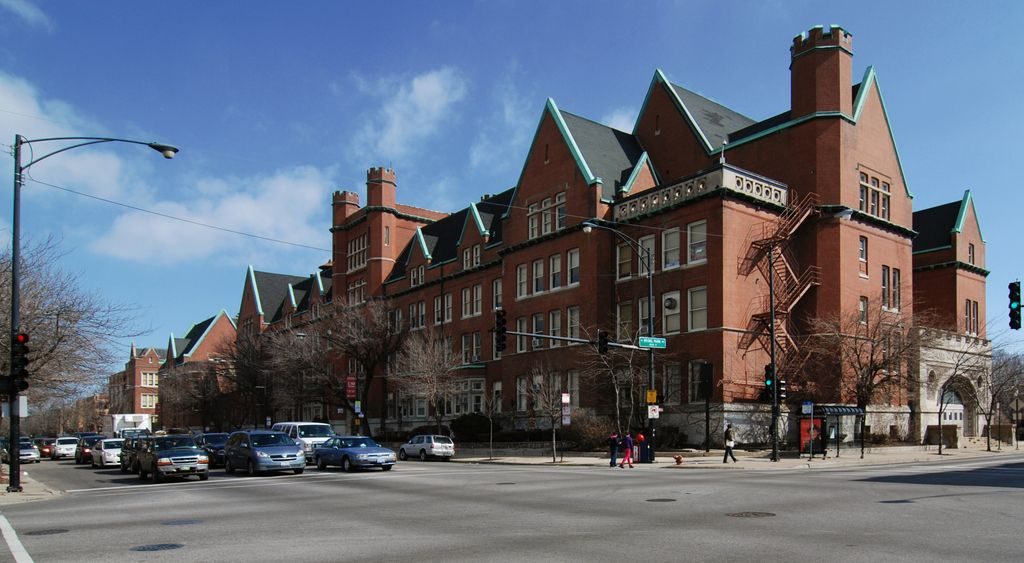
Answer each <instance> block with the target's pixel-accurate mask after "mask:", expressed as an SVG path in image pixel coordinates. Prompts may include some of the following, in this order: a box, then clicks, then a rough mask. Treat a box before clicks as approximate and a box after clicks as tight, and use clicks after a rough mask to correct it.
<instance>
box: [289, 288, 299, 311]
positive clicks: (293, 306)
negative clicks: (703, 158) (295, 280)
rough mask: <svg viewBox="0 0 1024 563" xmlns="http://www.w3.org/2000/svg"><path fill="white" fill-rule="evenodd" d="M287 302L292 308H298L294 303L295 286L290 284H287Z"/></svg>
mask: <svg viewBox="0 0 1024 563" xmlns="http://www.w3.org/2000/svg"><path fill="white" fill-rule="evenodd" d="M288 302H289V303H291V304H292V308H295V309H298V307H299V306H298V305H296V304H295V288H293V287H292V284H288Z"/></svg>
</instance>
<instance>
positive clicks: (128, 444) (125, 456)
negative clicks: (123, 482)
mask: <svg viewBox="0 0 1024 563" xmlns="http://www.w3.org/2000/svg"><path fill="white" fill-rule="evenodd" d="M145 439H146V436H139V437H135V438H125V439H124V441H123V442H122V443H121V455H120V456H119V461H118V465H120V466H121V473H138V471H139V466H138V465H137V459H136V454H138V450H139V445H140V444H142V441H143V440H145Z"/></svg>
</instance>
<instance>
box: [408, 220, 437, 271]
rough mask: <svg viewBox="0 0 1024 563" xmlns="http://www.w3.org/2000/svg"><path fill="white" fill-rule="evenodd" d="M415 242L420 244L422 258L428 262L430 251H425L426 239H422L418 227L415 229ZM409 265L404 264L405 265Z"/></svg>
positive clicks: (421, 231)
mask: <svg viewBox="0 0 1024 563" xmlns="http://www.w3.org/2000/svg"><path fill="white" fill-rule="evenodd" d="M416 241H417V242H419V243H420V250H421V251H423V258H424V259H426V260H428V261H429V260H430V258H431V257H430V251H428V250H427V239H425V238H423V230H422V229H421V228H420V227H416ZM408 264H409V263H408V262H406V265H408Z"/></svg>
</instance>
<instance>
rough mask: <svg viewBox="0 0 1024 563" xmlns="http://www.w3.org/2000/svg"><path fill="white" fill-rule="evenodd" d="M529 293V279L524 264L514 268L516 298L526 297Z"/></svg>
mask: <svg viewBox="0 0 1024 563" xmlns="http://www.w3.org/2000/svg"><path fill="white" fill-rule="evenodd" d="M529 291H530V279H529V276H528V275H527V271H526V264H520V265H518V266H516V298H517V299H522V298H523V297H527V296H528V295H530V294H529Z"/></svg>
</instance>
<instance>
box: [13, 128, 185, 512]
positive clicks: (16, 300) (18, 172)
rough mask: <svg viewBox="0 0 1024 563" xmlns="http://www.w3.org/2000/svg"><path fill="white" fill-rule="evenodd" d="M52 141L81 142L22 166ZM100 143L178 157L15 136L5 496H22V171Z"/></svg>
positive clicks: (86, 141) (159, 146)
mask: <svg viewBox="0 0 1024 563" xmlns="http://www.w3.org/2000/svg"><path fill="white" fill-rule="evenodd" d="M51 141H81V142H78V143H76V144H73V145H69V146H66V147H64V148H61V149H57V150H55V151H53V152H51V153H48V154H44V155H43V156H40V157H38V158H33V159H32V160H31V161H30V162H29V163H28V164H25V165H24V166H23V165H22V164H21V147H22V146H23V145H31V144H33V143H46V142H51ZM101 143H130V144H134V145H146V146H148V147H149V148H151V149H153V150H155V151H157V152H159V153H160V154H162V155H163V156H164V158H167V159H171V158H174V155H175V154H177V153H178V148H177V147H174V146H171V145H165V144H163V143H146V142H143V141H133V140H130V139H115V138H113V137H49V138H44V139H26V138H25V137H23V136H21V135H17V134H16V135H14V212H13V215H14V216H13V220H12V221H11V332H10V341H9V342H10V343H11V346H10V349H11V350H10V352H11V355H10V357H9V358H8V366H11V368H12V369H11V373H10V374H9V375H10V376H11V379H12V385H11V386H10V392H9V393H8V395H7V398H8V404H9V410H10V416H11V433H10V446H9V447H10V451H11V455H9V456H8V457H9V458H10V464H11V472H10V479H9V480H8V485H7V492H9V493H20V492H21V460H20V459H19V455H18V452H19V450H17V449H15V448H16V446H17V445H18V444H19V442H20V438H21V413H20V412H19V410H18V406H19V401H18V389H17V388H16V387H14V385H13V375H14V374H13V366H14V350H15V347H14V340H15V338H16V337H17V335H18V334H19V333H20V332H21V318H20V309H21V275H20V274H21V188H22V186H23V185H24V182H25V179H24V175H25V171H26V170H28V169H29V167H30V166H32V165H34V164H36V163H38V162H40V161H42V160H45V159H47V158H50V157H51V156H53V155H55V154H60V153H62V152H65V151H69V150H71V149H76V148H78V147H84V146H88V145H98V144H101Z"/></svg>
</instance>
